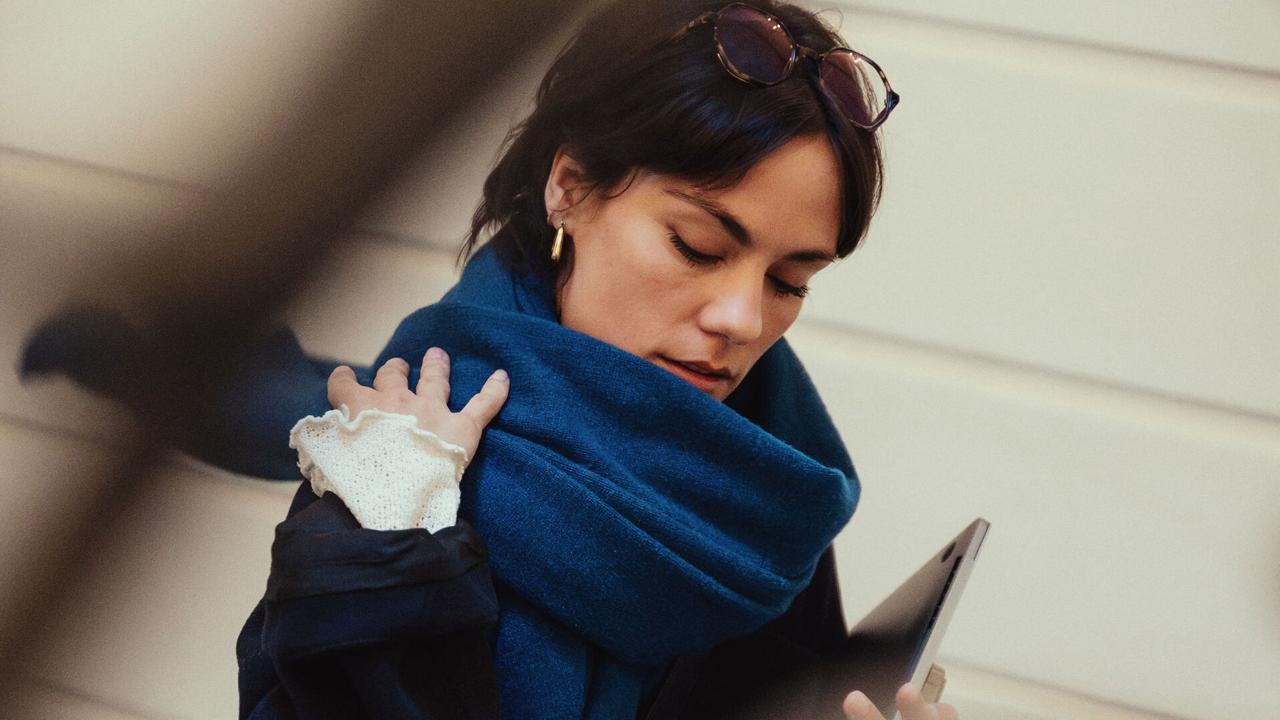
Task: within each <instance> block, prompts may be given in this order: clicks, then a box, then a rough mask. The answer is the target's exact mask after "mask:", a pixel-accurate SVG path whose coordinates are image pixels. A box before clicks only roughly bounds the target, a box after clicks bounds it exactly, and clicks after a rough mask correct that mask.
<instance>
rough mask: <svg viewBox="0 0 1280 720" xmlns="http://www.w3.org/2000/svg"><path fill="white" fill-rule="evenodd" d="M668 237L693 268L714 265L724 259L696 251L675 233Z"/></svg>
mask: <svg viewBox="0 0 1280 720" xmlns="http://www.w3.org/2000/svg"><path fill="white" fill-rule="evenodd" d="M668 237H670V238H671V244H672V245H674V246H675V248H676V250H679V251H680V254H681V255H683V256H684V259H685V260H686V261H688V263H689V265H690V266H692V267H696V266H698V265H714V264H715V263H718V262H720V260H722V258H720V257H718V256H716V255H708V254H706V253H700V252H698V251H697V250H694V249H693V248H691V247H689V245H688V243H686V242H685V241H684V240H682V239H681V238H680V236H679V235H677V234H675V233H671V234H670V235H669V236H668Z"/></svg>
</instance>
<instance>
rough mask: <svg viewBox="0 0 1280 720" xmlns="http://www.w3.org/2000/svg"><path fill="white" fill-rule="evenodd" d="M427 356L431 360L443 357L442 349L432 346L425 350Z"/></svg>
mask: <svg viewBox="0 0 1280 720" xmlns="http://www.w3.org/2000/svg"><path fill="white" fill-rule="evenodd" d="M427 357H429V358H431V359H432V360H439V359H440V358H442V357H444V351H443V350H441V349H440V348H438V347H433V348H431V349H430V350H427Z"/></svg>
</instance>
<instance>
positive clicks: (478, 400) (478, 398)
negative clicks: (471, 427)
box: [459, 370, 511, 429]
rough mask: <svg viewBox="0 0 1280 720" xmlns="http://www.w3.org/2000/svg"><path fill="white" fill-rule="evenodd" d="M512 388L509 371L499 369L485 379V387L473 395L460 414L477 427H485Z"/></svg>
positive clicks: (500, 407) (499, 408)
mask: <svg viewBox="0 0 1280 720" xmlns="http://www.w3.org/2000/svg"><path fill="white" fill-rule="evenodd" d="M510 389H511V379H510V378H508V377H507V372H506V371H505V370H497V371H495V372H494V373H493V374H492V375H490V376H489V379H488V380H485V381H484V387H482V388H480V392H478V393H476V394H475V395H474V396H472V398H471V400H470V401H469V402H468V403H467V406H466V407H464V408H462V412H461V413H459V414H460V415H463V416H465V417H467V418H469V419H470V420H471V421H472V422H474V423H475V424H476V427H478V428H482V429H483V428H484V427H485V426H486V425H488V424H489V422H490V421H492V420H493V418H494V416H495V415H497V414H498V411H499V410H501V409H502V405H503V403H505V402H506V401H507V393H508V392H509V391H510Z"/></svg>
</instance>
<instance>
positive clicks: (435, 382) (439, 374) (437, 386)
mask: <svg viewBox="0 0 1280 720" xmlns="http://www.w3.org/2000/svg"><path fill="white" fill-rule="evenodd" d="M417 393H418V396H419V397H425V398H431V399H432V400H438V401H439V402H441V403H448V402H449V354H448V353H446V352H445V351H444V350H441V349H440V348H438V347H433V348H431V349H429V350H427V353H426V354H425V355H423V356H422V371H421V372H420V373H419V374H418V388H417Z"/></svg>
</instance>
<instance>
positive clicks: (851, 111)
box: [819, 50, 889, 127]
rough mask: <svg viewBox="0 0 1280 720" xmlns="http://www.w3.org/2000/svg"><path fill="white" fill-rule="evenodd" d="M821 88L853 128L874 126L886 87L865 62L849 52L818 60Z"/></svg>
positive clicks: (857, 55)
mask: <svg viewBox="0 0 1280 720" xmlns="http://www.w3.org/2000/svg"><path fill="white" fill-rule="evenodd" d="M819 72H820V77H821V80H822V83H821V84H822V88H823V90H825V91H826V93H827V96H828V97H830V98H831V100H832V102H834V103H835V104H836V105H837V106H838V107H839V108H840V111H841V112H843V113H844V116H845V117H846V118H848V119H849V121H850V122H852V123H853V124H855V125H861V126H863V127H868V126H871V125H873V124H875V121H876V119H877V118H879V117H880V113H881V112H883V111H884V105H885V101H886V96H887V95H888V94H889V91H888V88H886V87H885V86H884V81H883V80H882V79H881V78H880V73H879V72H877V71H876V69H875V68H874V67H872V66H871V64H870V63H869V62H867V59H866V58H864V57H863V56H861V55H859V54H857V53H855V52H853V51H850V50H835V51H832V52H829V53H827V54H826V56H825V57H823V59H822V68H821V69H820V71H819Z"/></svg>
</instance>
